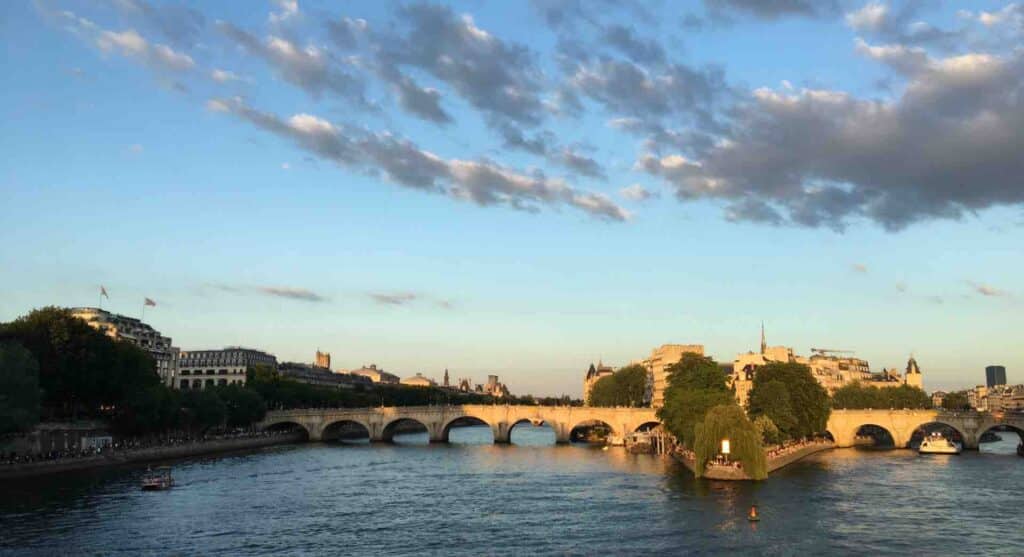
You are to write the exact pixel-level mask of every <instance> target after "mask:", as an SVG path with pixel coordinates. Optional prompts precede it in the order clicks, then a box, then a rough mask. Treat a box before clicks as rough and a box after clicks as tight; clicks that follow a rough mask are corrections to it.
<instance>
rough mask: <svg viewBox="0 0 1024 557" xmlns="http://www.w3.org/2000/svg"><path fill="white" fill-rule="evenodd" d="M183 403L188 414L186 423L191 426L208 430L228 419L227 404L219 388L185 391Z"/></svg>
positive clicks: (183, 407) (183, 408) (221, 424)
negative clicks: (218, 391) (219, 392)
mask: <svg viewBox="0 0 1024 557" xmlns="http://www.w3.org/2000/svg"><path fill="white" fill-rule="evenodd" d="M181 403H182V410H183V411H184V413H185V415H186V416H187V419H186V422H185V423H186V424H187V425H188V426H189V427H191V428H194V429H198V430H200V431H206V430H208V429H212V428H215V427H221V426H223V425H224V422H225V420H226V419H227V414H228V411H227V405H226V404H225V403H224V401H223V400H221V398H220V395H219V394H218V393H217V389H203V390H194V391H185V392H184V393H182V397H181Z"/></svg>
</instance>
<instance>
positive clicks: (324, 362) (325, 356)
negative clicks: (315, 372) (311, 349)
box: [316, 350, 331, 369]
mask: <svg viewBox="0 0 1024 557" xmlns="http://www.w3.org/2000/svg"><path fill="white" fill-rule="evenodd" d="M316 367H323V368H327V369H331V353H330V352H321V351H320V350H317V351H316Z"/></svg>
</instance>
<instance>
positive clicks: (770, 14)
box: [704, 0, 839, 19]
mask: <svg viewBox="0 0 1024 557" xmlns="http://www.w3.org/2000/svg"><path fill="white" fill-rule="evenodd" d="M704 5H705V6H706V7H707V8H708V11H709V12H711V13H712V14H713V15H718V16H721V15H722V14H725V13H733V14H744V15H750V16H753V17H756V18H758V19H779V18H782V17H789V16H802V17H828V16H832V15H835V14H837V13H838V12H839V4H838V2H836V0H704Z"/></svg>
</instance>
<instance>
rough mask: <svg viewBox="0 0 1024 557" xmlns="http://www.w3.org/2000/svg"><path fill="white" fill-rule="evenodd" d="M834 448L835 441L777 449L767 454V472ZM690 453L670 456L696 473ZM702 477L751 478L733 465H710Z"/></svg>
mask: <svg viewBox="0 0 1024 557" xmlns="http://www.w3.org/2000/svg"><path fill="white" fill-rule="evenodd" d="M834 448H835V443H832V442H819V443H807V444H805V445H803V446H800V447H797V448H794V449H792V450H788V451H779V452H777V453H776V454H775V455H774V456H773V455H771V454H769V455H768V461H767V469H768V474H771V473H772V472H775V471H776V470H780V469H782V468H785V467H786V466H789V465H790V464H793V463H794V462H798V461H800V460H803V459H804V458H807V457H808V456H811V455H812V454H816V453H820V452H822V451H828V450H832V449H834ZM692 455H693V453H690V452H686V453H683V452H680V451H675V452H673V453H672V458H674V459H675V460H676V461H678V462H679V463H681V464H682V465H683V466H685V467H686V468H687V469H688V470H689V471H690V472H693V474H694V475H697V467H696V462H695V460H694V458H693V456H692ZM703 477H704V478H706V479H709V480H724V481H744V480H751V479H752V478H751V477H750V476H748V475H747V473H746V472H744V470H743V469H742V468H737V467H734V466H710V467H708V468H707V469H706V470H705V471H704V475H703Z"/></svg>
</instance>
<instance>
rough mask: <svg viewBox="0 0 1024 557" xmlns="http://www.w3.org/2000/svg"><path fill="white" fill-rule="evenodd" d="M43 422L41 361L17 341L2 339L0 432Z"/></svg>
mask: <svg viewBox="0 0 1024 557" xmlns="http://www.w3.org/2000/svg"><path fill="white" fill-rule="evenodd" d="M38 422H39V364H38V363H37V362H36V360H35V358H33V357H32V353H31V352H29V351H28V350H26V349H25V347H24V346H22V345H21V344H18V343H17V342H12V341H6V342H0V435H2V434H4V433H14V432H22V431H28V430H29V429H31V428H32V426H34V425H36V423H38Z"/></svg>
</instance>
